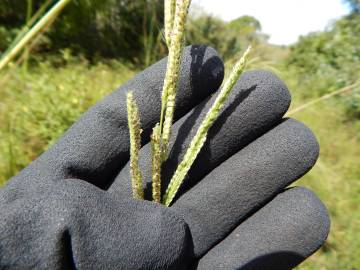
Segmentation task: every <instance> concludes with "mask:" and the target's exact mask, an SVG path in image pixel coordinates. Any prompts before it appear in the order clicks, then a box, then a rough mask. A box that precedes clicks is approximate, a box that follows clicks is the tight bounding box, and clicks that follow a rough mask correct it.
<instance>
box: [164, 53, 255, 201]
mask: <svg viewBox="0 0 360 270" xmlns="http://www.w3.org/2000/svg"><path fill="white" fill-rule="evenodd" d="M250 49H251V48H250V47H249V48H248V49H247V50H246V52H245V53H244V55H243V56H242V57H241V59H240V60H239V61H238V62H237V63H236V64H235V66H234V68H233V70H232V72H231V74H230V75H229V77H228V79H227V80H226V82H225V84H224V86H223V87H222V89H221V91H220V93H219V95H218V96H217V98H216V100H215V102H214V104H213V105H212V107H211V108H210V110H209V111H208V112H207V114H206V116H205V119H204V120H203V122H202V123H201V125H200V127H199V128H198V130H197V132H196V135H195V137H194V138H193V139H192V141H191V143H190V146H189V147H188V149H187V150H186V153H185V155H184V158H183V160H182V161H181V163H180V164H179V165H178V167H177V168H176V171H175V173H174V175H173V177H172V178H171V181H170V183H169V186H168V188H167V190H166V192H165V194H164V198H163V204H165V205H166V206H169V205H170V203H171V202H172V200H173V199H174V197H175V195H176V193H177V191H178V190H179V188H180V186H181V184H182V183H183V181H184V179H185V176H186V174H187V173H188V171H189V169H190V167H191V166H192V164H193V162H194V161H195V159H196V157H197V155H198V154H199V152H200V150H201V148H202V146H203V145H204V143H205V141H206V136H207V132H208V130H209V129H210V127H211V126H212V125H213V123H214V122H215V120H216V118H217V117H218V115H219V113H220V110H221V108H222V106H223V104H224V103H225V101H226V98H227V97H228V95H229V93H230V91H231V90H232V88H233V87H234V85H235V83H236V82H237V80H238V79H239V77H240V75H241V73H242V72H243V71H244V69H245V66H246V62H247V58H248V55H249V53H250Z"/></svg>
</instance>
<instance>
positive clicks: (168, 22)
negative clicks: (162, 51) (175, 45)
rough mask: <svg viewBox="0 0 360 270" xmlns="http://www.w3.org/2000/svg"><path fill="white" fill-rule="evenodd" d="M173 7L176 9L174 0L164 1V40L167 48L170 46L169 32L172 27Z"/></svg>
mask: <svg viewBox="0 0 360 270" xmlns="http://www.w3.org/2000/svg"><path fill="white" fill-rule="evenodd" d="M175 9H176V0H165V1H164V18H165V23H164V24H165V41H166V44H167V46H168V48H170V44H171V32H172V29H173V27H174V17H175Z"/></svg>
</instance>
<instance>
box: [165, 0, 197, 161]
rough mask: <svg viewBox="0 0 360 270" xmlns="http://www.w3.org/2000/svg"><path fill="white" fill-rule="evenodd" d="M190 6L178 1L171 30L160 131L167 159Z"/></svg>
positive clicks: (186, 0) (185, 1)
mask: <svg viewBox="0 0 360 270" xmlns="http://www.w3.org/2000/svg"><path fill="white" fill-rule="evenodd" d="M189 6H190V0H178V1H176V10H175V17H174V26H173V28H172V31H171V44H170V48H169V56H168V63H167V68H166V74H165V80H164V86H163V92H162V100H161V115H160V131H161V140H162V160H165V159H166V156H167V151H168V149H167V148H168V144H169V138H170V135H171V126H172V121H173V115H174V109H175V97H176V89H177V85H178V81H179V77H180V76H179V75H180V65H181V53H182V49H183V47H184V43H183V40H184V35H185V34H184V32H185V24H186V17H187V13H188V9H189Z"/></svg>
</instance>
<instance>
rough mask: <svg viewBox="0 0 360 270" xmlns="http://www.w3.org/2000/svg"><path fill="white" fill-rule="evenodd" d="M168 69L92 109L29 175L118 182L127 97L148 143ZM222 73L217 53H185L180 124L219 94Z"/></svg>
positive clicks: (125, 153)
mask: <svg viewBox="0 0 360 270" xmlns="http://www.w3.org/2000/svg"><path fill="white" fill-rule="evenodd" d="M166 63H167V59H166V58H164V59H163V60H161V61H159V62H158V63H156V64H154V65H153V66H151V67H149V68H148V69H146V70H144V71H143V72H141V73H140V74H138V75H137V76H135V77H134V78H133V79H132V80H130V81H129V82H127V83H126V84H125V85H123V86H122V87H120V88H119V89H117V90H116V91H115V92H113V93H112V94H110V95H109V96H107V97H105V99H104V100H102V101H100V102H99V103H97V104H96V105H95V106H93V107H92V108H90V109H89V110H88V111H87V112H86V113H85V114H84V115H83V116H82V117H81V118H80V119H79V120H78V121H77V122H76V123H75V124H74V125H73V126H72V127H71V128H70V129H69V130H68V131H67V132H66V133H65V134H64V136H63V137H62V138H61V139H60V140H59V141H58V142H57V143H56V145H54V146H53V147H51V148H50V149H49V150H48V151H47V152H46V153H45V154H43V155H42V156H41V157H40V158H39V160H38V161H37V162H35V164H33V165H32V166H31V168H28V171H29V170H32V171H34V170H36V171H44V172H45V171H48V172H49V174H51V175H52V177H54V178H56V176H58V178H61V179H63V178H71V177H72V178H80V179H83V180H86V181H88V182H91V183H93V184H95V185H98V186H101V187H103V186H105V185H106V180H107V179H109V178H111V177H114V175H116V174H117V172H118V171H119V169H120V168H121V167H122V166H123V165H124V164H125V163H126V162H127V160H128V159H129V132H128V126H127V111H126V93H127V92H128V91H133V92H134V96H135V99H136V102H137V105H138V106H139V113H140V118H141V124H142V129H143V142H144V143H146V142H147V141H149V134H150V131H151V129H152V127H153V126H154V125H155V123H156V122H158V121H159V115H160V107H161V92H162V86H163V79H164V74H165V70H166ZM223 73H224V67H223V62H222V60H221V59H220V58H219V56H218V54H217V53H216V51H215V50H214V49H212V48H210V47H206V46H189V47H186V48H185V50H184V53H183V58H182V66H181V72H180V74H181V75H180V81H179V86H178V87H179V91H178V95H177V100H176V113H175V116H174V117H175V119H178V118H180V117H182V116H183V115H185V114H186V113H187V112H188V111H189V110H191V109H192V108H193V107H194V106H195V105H197V104H199V103H200V102H201V101H202V100H203V99H204V98H206V97H207V96H209V95H210V94H211V93H213V92H214V91H216V90H217V89H218V87H219V86H220V84H221V82H222V79H223ZM34 166H35V168H34ZM33 178H34V177H33ZM36 178H39V175H37V176H36Z"/></svg>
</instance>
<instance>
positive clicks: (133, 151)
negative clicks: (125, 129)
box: [126, 92, 144, 199]
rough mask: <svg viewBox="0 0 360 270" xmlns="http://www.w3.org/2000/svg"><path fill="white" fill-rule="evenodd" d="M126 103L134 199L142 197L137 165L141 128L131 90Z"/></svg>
mask: <svg viewBox="0 0 360 270" xmlns="http://www.w3.org/2000/svg"><path fill="white" fill-rule="evenodd" d="M126 105H127V112H128V125H129V132H130V175H131V186H132V192H133V197H134V198H135V199H144V190H143V187H142V176H141V171H140V167H139V150H140V147H141V132H142V130H141V127H140V117H139V110H138V107H137V105H136V103H135V100H134V97H133V93H132V92H128V93H127V96H126Z"/></svg>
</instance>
